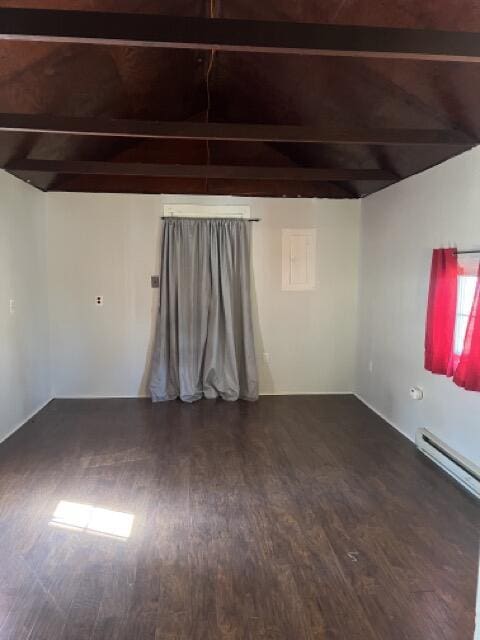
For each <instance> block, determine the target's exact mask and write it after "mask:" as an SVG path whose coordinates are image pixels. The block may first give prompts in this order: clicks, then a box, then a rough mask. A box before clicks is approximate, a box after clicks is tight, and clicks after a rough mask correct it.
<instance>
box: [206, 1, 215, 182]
mask: <svg viewBox="0 0 480 640" xmlns="http://www.w3.org/2000/svg"><path fill="white" fill-rule="evenodd" d="M216 17H217V0H210V18H211V19H212V20H213V19H214V18H216ZM215 53H216V51H215V49H211V50H210V59H209V61H208V67H207V78H206V87H207V110H206V113H205V118H206V122H207V124H208V123H209V122H210V107H211V104H212V97H211V93H210V76H211V74H212V68H213V62H214V59H215ZM206 144H207V167H208V166H210V140H208V138H207V140H206ZM207 192H208V177H206V178H205V193H207Z"/></svg>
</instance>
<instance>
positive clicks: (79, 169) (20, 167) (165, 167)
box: [5, 159, 397, 182]
mask: <svg viewBox="0 0 480 640" xmlns="http://www.w3.org/2000/svg"><path fill="white" fill-rule="evenodd" d="M5 169H6V170H7V171H10V172H11V173H35V172H42V173H67V174H74V175H111V176H143V177H146V176H150V177H161V178H209V179H223V180H242V179H245V180H298V181H322V182H324V181H327V182H335V181H349V180H378V181H395V180H396V179H397V177H396V176H395V175H394V174H393V173H391V172H390V171H383V170H381V169H322V168H318V169H317V168H311V167H308V168H304V167H250V166H224V165H196V164H193V165H192V164H190V165H187V164H153V163H138V162H97V161H89V160H35V159H25V160H16V161H14V162H11V163H10V164H8V165H7V166H6V167H5Z"/></svg>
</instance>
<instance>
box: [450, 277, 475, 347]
mask: <svg viewBox="0 0 480 640" xmlns="http://www.w3.org/2000/svg"><path fill="white" fill-rule="evenodd" d="M476 286H477V277H476V276H473V275H459V276H458V288H457V312H456V318H455V338H454V352H455V355H457V356H460V355H462V351H463V345H464V342H465V335H466V333H467V326H468V321H469V318H470V313H471V312H472V306H473V299H474V297H475V289H476Z"/></svg>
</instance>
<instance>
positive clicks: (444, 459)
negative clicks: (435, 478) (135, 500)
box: [415, 429, 480, 499]
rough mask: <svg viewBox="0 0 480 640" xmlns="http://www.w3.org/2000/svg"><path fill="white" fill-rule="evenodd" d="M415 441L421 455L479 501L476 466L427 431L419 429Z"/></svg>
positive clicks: (478, 470) (479, 470)
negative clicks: (431, 461)
mask: <svg viewBox="0 0 480 640" xmlns="http://www.w3.org/2000/svg"><path fill="white" fill-rule="evenodd" d="M415 441H416V444H417V447H418V448H419V449H420V451H421V452H422V453H424V454H425V455H426V456H428V457H429V458H430V459H431V460H433V462H435V463H436V464H437V465H438V466H439V467H441V468H442V469H443V470H444V471H446V472H447V473H448V474H450V475H451V476H452V477H453V478H455V480H457V482H460V484H461V485H462V486H464V487H465V489H468V491H470V493H473V495H474V496H476V497H477V498H479V499H480V468H479V467H477V465H476V464H474V463H473V462H471V461H470V460H467V459H466V458H464V457H463V456H461V455H460V454H459V453H457V452H456V451H454V450H453V449H451V448H450V447H449V446H448V445H447V444H445V443H444V442H442V441H441V440H440V439H439V438H437V436H434V435H433V433H431V432H430V431H428V430H427V429H419V430H418V431H417V435H416V438H415Z"/></svg>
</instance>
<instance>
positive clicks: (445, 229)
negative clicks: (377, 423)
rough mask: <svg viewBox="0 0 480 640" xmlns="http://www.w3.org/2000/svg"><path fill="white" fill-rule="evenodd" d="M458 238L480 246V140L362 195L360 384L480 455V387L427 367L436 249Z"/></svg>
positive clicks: (384, 410) (389, 411)
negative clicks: (417, 392) (415, 391)
mask: <svg viewBox="0 0 480 640" xmlns="http://www.w3.org/2000/svg"><path fill="white" fill-rule="evenodd" d="M456 245H458V247H459V248H461V249H470V248H480V148H477V149H474V150H473V151H470V152H467V153H464V154H462V155H460V156H457V157H456V158H454V159H452V160H449V161H448V162H446V163H444V164H441V165H439V166H437V167H435V168H433V169H430V170H428V171H426V172H424V173H422V174H419V175H417V176H414V177H412V178H409V179H407V180H404V181H402V182H400V183H398V184H396V185H393V186H391V187H389V188H388V189H385V190H384V191H381V192H379V193H377V194H374V195H372V196H369V197H367V198H364V199H363V200H362V240H361V255H362V259H361V273H360V293H359V298H360V328H359V334H358V347H359V348H358V367H357V388H358V392H359V394H360V395H361V397H363V399H364V400H365V401H366V402H368V403H369V404H370V405H371V406H372V407H373V408H374V409H376V410H377V411H379V412H380V413H381V414H383V415H384V416H385V417H386V418H387V420H389V421H390V422H392V423H393V424H395V425H396V426H397V427H398V428H399V429H400V430H401V431H403V433H405V434H406V435H407V436H408V437H410V438H413V437H414V435H415V431H416V430H417V429H418V428H419V427H427V428H428V429H430V430H431V431H432V432H433V433H435V434H436V435H438V436H439V437H440V438H442V439H443V440H444V441H446V442H447V443H448V444H449V445H450V446H451V447H453V448H454V449H456V450H457V451H458V452H460V453H461V454H463V455H464V456H466V457H467V458H468V459H470V460H473V461H475V462H477V464H478V463H479V462H480V393H475V392H471V391H464V390H463V389H460V388H458V387H457V386H456V385H454V384H453V382H452V381H451V380H450V379H447V378H445V377H443V376H435V375H433V374H431V373H429V372H427V371H425V370H424V368H423V341H424V327H425V310H426V302H427V293H428V284H429V276H430V260H431V254H432V249H433V248H434V247H442V246H443V247H448V246H456ZM370 363H371V366H372V368H373V370H372V371H370V370H369V364H370ZM410 385H420V386H421V387H423V388H424V391H425V398H424V400H423V401H420V402H414V401H412V400H410V399H409V396H408V389H409V387H410Z"/></svg>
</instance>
